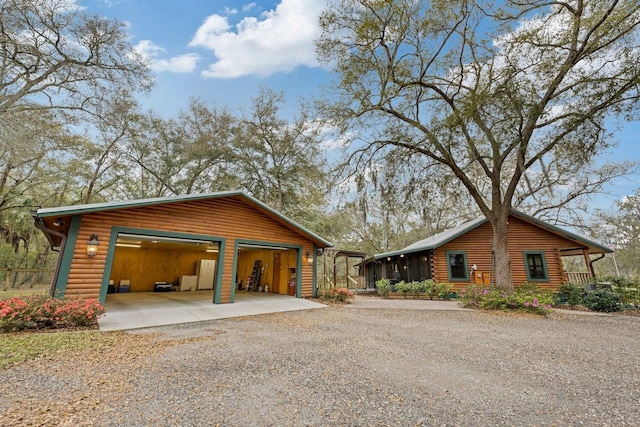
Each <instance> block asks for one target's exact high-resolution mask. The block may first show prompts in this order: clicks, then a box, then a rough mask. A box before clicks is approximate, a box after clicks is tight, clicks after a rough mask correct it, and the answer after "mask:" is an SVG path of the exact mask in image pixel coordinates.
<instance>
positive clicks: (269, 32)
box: [189, 0, 326, 78]
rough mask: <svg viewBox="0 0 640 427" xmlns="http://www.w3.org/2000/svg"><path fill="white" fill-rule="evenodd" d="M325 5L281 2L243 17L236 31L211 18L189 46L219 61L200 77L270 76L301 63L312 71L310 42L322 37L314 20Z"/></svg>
mask: <svg viewBox="0 0 640 427" xmlns="http://www.w3.org/2000/svg"><path fill="white" fill-rule="evenodd" d="M325 4H326V2H325V1H319V0H282V2H281V3H280V4H279V5H278V6H277V7H276V8H275V9H274V10H270V11H267V12H264V13H263V14H262V15H261V16H260V17H259V18H256V17H246V18H244V19H242V20H241V21H240V22H239V23H238V24H237V25H235V27H232V26H231V25H230V24H229V21H228V19H227V17H224V16H221V15H211V16H209V17H208V18H207V19H206V20H205V21H204V23H203V24H202V26H200V28H198V30H197V31H196V34H195V35H194V37H193V39H192V40H191V42H190V43H189V46H192V47H202V48H205V49H209V50H211V51H213V53H214V54H215V56H216V58H217V61H216V62H214V63H212V64H210V65H209V67H208V69H206V70H204V71H203V72H202V75H203V76H204V77H213V78H233V77H240V76H246V75H259V76H268V75H270V74H274V73H278V72H287V71H291V70H293V69H294V68H295V67H297V66H300V65H304V66H308V67H315V66H317V65H318V63H317V61H316V57H315V53H314V46H313V41H314V39H315V38H316V37H317V36H318V35H319V34H320V28H319V25H318V17H319V16H320V12H321V11H322V9H323V8H324V6H325ZM248 6H250V5H248Z"/></svg>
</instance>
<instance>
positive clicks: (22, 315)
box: [0, 295, 104, 332]
mask: <svg viewBox="0 0 640 427" xmlns="http://www.w3.org/2000/svg"><path fill="white" fill-rule="evenodd" d="M102 314H104V307H103V306H102V305H101V304H100V303H99V302H98V300H96V299H95V298H86V299H83V298H64V299H58V298H51V297H49V296H45V295H30V296H25V297H14V298H11V299H6V300H0V331H2V332H11V331H21V330H25V329H55V328H74V327H87V326H93V325H95V324H96V323H97V321H98V317H100V316H101V315H102Z"/></svg>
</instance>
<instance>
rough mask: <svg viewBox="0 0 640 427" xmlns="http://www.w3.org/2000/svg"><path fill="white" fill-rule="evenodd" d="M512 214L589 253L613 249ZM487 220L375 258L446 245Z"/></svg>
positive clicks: (516, 212) (377, 255)
mask: <svg viewBox="0 0 640 427" xmlns="http://www.w3.org/2000/svg"><path fill="white" fill-rule="evenodd" d="M511 215H513V216H515V217H517V218H520V219H522V220H523V221H526V222H529V223H531V224H534V225H536V226H538V227H540V228H544V229H545V230H547V231H549V232H551V233H554V234H557V235H559V236H562V237H564V238H566V239H569V240H572V241H574V242H576V243H579V244H580V245H583V246H586V247H587V248H588V249H589V253H612V252H613V250H611V249H610V248H608V247H606V246H604V245H601V244H600V243H597V242H594V241H592V240H589V239H587V238H585V237H582V236H579V235H578V234H575V233H572V232H570V231H567V230H564V229H562V228H560V227H556V226H555V225H551V224H549V223H546V222H544V221H542V220H539V219H537V218H534V217H532V216H530V215H527V214H525V213H523V212H520V211H517V210H515V209H512V210H511ZM485 222H487V218H486V217H480V218H476V219H474V220H472V221H468V222H465V223H463V224H460V225H458V226H457V227H454V228H452V229H450V230H447V231H443V232H442V233H438V234H435V235H433V236H431V237H427V238H426V239H423V240H419V241H417V242H415V243H412V244H410V245H409V246H406V247H405V248H403V249H399V250H397V251H391V252H385V253H381V254H376V255H374V259H381V258H385V257H391V256H397V255H403V254H410V253H415V252H422V251H427V250H433V249H436V248H438V247H440V246H442V245H444V244H445V243H448V242H450V241H452V240H454V239H456V238H458V237H460V236H462V235H463V234H465V233H467V232H469V231H471V230H473V229H474V228H477V227H479V226H481V225H482V224H484V223H485Z"/></svg>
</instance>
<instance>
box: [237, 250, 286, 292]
mask: <svg viewBox="0 0 640 427" xmlns="http://www.w3.org/2000/svg"><path fill="white" fill-rule="evenodd" d="M297 262H298V251H297V250H296V249H292V248H286V247H271V246H257V245H239V247H238V266H237V270H236V292H237V291H240V292H242V291H245V292H267V293H275V294H280V295H291V296H295V295H296V283H297V280H296V273H297V272H296V266H297Z"/></svg>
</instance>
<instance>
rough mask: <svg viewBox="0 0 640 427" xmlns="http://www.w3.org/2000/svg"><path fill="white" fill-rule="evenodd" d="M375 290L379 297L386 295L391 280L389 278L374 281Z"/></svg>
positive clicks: (387, 294)
mask: <svg viewBox="0 0 640 427" xmlns="http://www.w3.org/2000/svg"><path fill="white" fill-rule="evenodd" d="M376 291H377V292H378V295H380V296H381V297H385V298H386V297H388V296H389V292H390V291H391V281H390V280H389V279H380V280H378V281H377V282H376Z"/></svg>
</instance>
